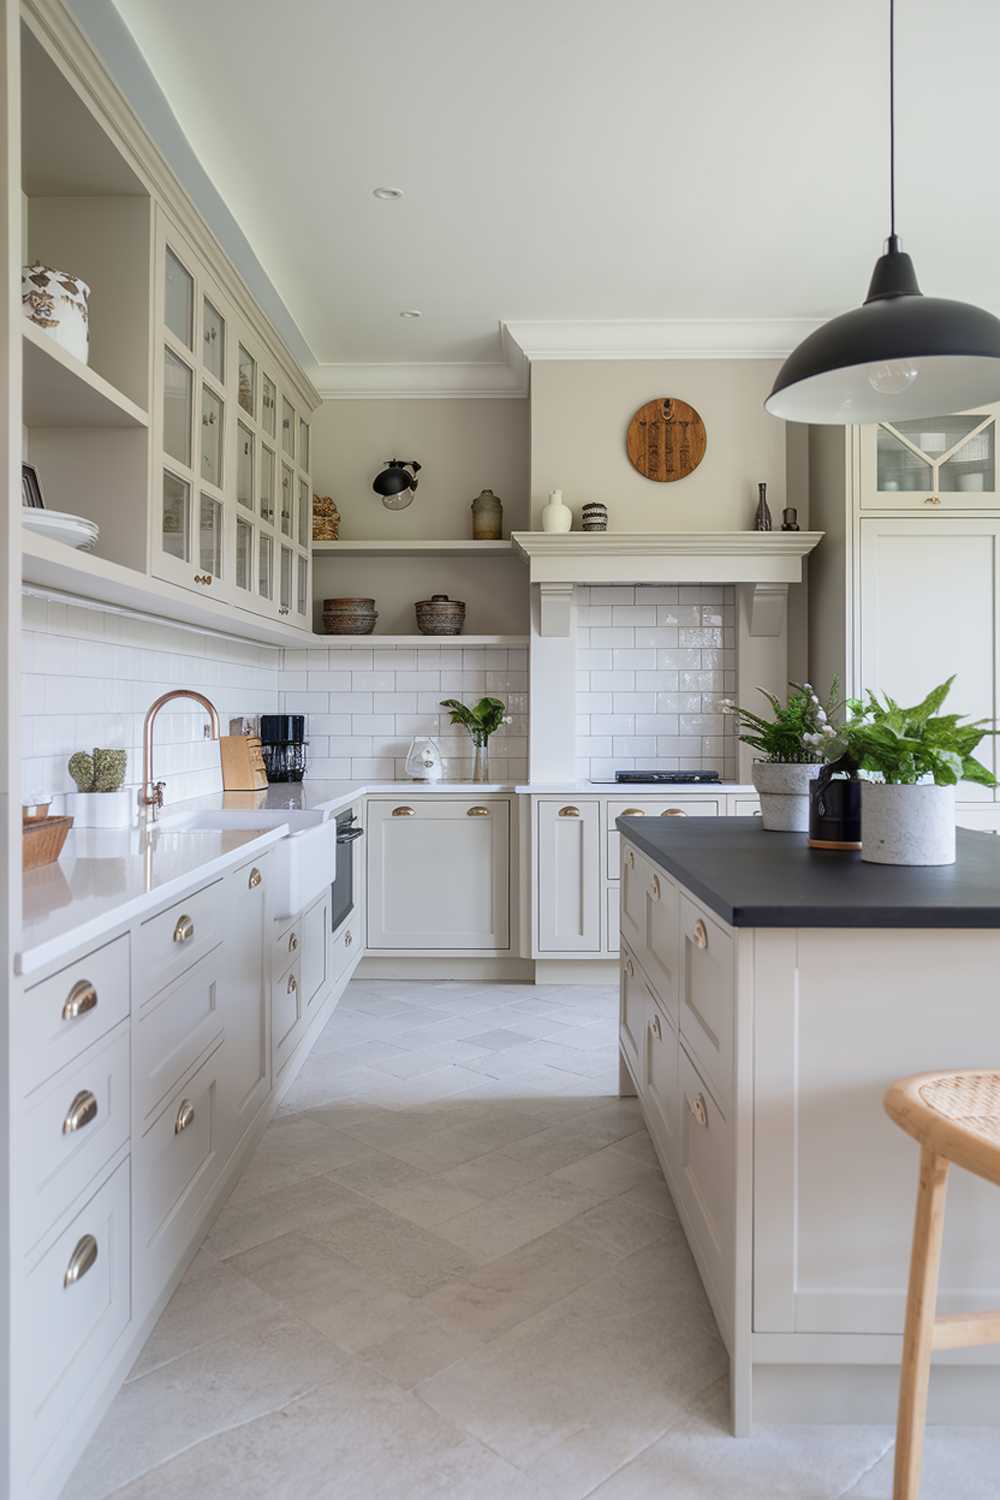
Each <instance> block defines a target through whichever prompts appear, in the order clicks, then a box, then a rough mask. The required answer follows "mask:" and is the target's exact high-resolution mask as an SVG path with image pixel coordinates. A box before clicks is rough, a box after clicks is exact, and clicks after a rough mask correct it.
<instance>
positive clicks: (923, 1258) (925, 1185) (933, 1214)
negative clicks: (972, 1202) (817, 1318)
mask: <svg viewBox="0 0 1000 1500" xmlns="http://www.w3.org/2000/svg"><path fill="white" fill-rule="evenodd" d="M947 1187H948V1162H947V1161H946V1160H945V1158H944V1157H943V1156H936V1155H935V1154H934V1152H933V1151H928V1150H927V1148H926V1147H924V1148H923V1149H922V1150H921V1153H920V1186H919V1188H918V1189H917V1211H916V1216H915V1219H914V1223H913V1249H912V1252H911V1255H910V1283H909V1288H908V1290H907V1294H906V1329H905V1332H904V1335H903V1363H902V1368H901V1370H900V1380H899V1415H898V1417H897V1421H896V1467H895V1476H894V1480H893V1490H892V1495H893V1500H918V1496H919V1493H920V1471H921V1468H922V1466H923V1456H924V1424H925V1422H926V1418H927V1387H928V1384H929V1382H930V1373H931V1349H932V1348H933V1342H934V1312H935V1307H936V1304H937V1288H938V1272H939V1270H940V1267H941V1235H942V1232H943V1230H944V1200H945V1192H946V1190H947Z"/></svg>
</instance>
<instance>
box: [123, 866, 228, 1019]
mask: <svg viewBox="0 0 1000 1500" xmlns="http://www.w3.org/2000/svg"><path fill="white" fill-rule="evenodd" d="M225 931H226V923H225V905H224V900H223V883H222V881H221V880H217V881H215V882H214V884H212V885H207V886H205V887H204V888H203V889H202V890H200V891H195V892H194V894H193V895H191V896H185V897H184V900H183V901H178V903H177V905H176V906H171V907H170V908H169V910H168V911H161V912H160V914H159V916H156V917H150V919H149V921H148V922H144V923H143V924H142V927H141V928H140V931H139V939H138V944H137V950H138V951H137V953H136V970H137V973H136V990H137V999H138V1000H140V1001H142V1000H144V999H146V997H147V996H149V995H155V994H156V993H157V991H158V990H161V989H162V988H163V987H164V985H167V984H170V982H171V981H172V980H174V979H176V978H177V977H178V975H180V974H183V973H184V972H185V971H186V970H187V969H190V967H191V965H192V964H196V963H197V962H198V960H199V959H200V958H204V956H205V954H206V953H209V952H211V950H212V949H213V948H215V947H216V946H217V945H218V944H219V943H220V942H221V941H222V939H223V937H224V936H225Z"/></svg>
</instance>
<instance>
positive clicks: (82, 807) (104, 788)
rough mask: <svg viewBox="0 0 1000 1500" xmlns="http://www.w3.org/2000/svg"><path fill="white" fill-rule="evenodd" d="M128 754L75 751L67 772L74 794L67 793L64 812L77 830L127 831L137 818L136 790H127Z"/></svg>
mask: <svg viewBox="0 0 1000 1500" xmlns="http://www.w3.org/2000/svg"><path fill="white" fill-rule="evenodd" d="M127 765H128V751H127V750H111V749H103V750H102V749H100V748H98V749H96V750H94V751H93V753H91V752H89V751H87V750H77V751H76V753H75V754H74V755H71V756H70V759H69V765H68V768H67V769H68V770H69V774H70V775H71V776H72V778H73V780H74V781H75V782H76V787H77V789H76V791H75V792H67V793H66V811H67V812H68V813H70V814H72V816H73V818H74V819H75V820H76V826H77V827H78V828H128V827H129V825H130V824H131V823H133V822H135V821H136V818H137V816H138V813H137V806H138V804H137V803H136V797H135V790H134V789H131V790H130V789H127V788H126V787H125V785H124V783H125V771H126V767H127Z"/></svg>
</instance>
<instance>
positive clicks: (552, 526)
mask: <svg viewBox="0 0 1000 1500" xmlns="http://www.w3.org/2000/svg"><path fill="white" fill-rule="evenodd" d="M572 526H573V512H572V511H571V510H570V508H569V506H568V505H566V504H565V502H564V501H563V497H562V490H553V491H552V493H551V494H550V495H549V503H548V505H546V506H545V508H544V509H543V511H542V530H543V531H570V530H571V529H572Z"/></svg>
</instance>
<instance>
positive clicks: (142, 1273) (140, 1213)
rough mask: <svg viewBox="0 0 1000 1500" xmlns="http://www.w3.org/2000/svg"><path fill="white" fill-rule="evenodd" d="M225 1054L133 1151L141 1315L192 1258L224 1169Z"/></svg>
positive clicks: (192, 1081) (218, 1053) (186, 1087)
mask: <svg viewBox="0 0 1000 1500" xmlns="http://www.w3.org/2000/svg"><path fill="white" fill-rule="evenodd" d="M221 1059H222V1048H221V1047H217V1048H216V1050H215V1051H214V1052H213V1053H212V1055H211V1057H208V1058H206V1059H205V1061H204V1062H203V1063H202V1065H201V1067H200V1068H199V1069H198V1070H197V1072H195V1073H194V1074H193V1075H192V1077H191V1078H189V1079H187V1080H186V1082H184V1083H183V1084H182V1085H181V1087H180V1088H178V1089H175V1091H174V1093H173V1094H172V1095H171V1097H170V1099H169V1101H168V1102H167V1103H166V1104H165V1105H164V1107H163V1109H162V1110H161V1111H160V1113H159V1114H158V1115H157V1117H156V1118H155V1120H153V1122H152V1124H151V1125H150V1126H149V1127H148V1129H147V1130H146V1132H145V1134H144V1135H143V1137H142V1139H141V1141H140V1142H139V1144H138V1146H137V1148H136V1153H135V1154H136V1221H135V1222H136V1235H135V1239H136V1255H135V1264H136V1280H137V1299H138V1305H139V1309H140V1311H145V1309H146V1308H147V1307H148V1306H149V1305H150V1303H151V1302H152V1301H153V1300H154V1299H155V1297H156V1296H157V1295H158V1293H159V1292H160V1291H161V1290H162V1287H163V1285H164V1284H165V1282H166V1280H167V1278H168V1276H169V1275H170V1274H171V1272H172V1271H173V1269H174V1267H175V1266H176V1265H177V1263H178V1261H179V1260H180V1258H181V1256H183V1254H184V1252H185V1251H186V1250H187V1248H188V1246H189V1244H190V1242H191V1237H192V1235H193V1233H194V1230H195V1226H196V1224H197V1220H198V1214H199V1212H200V1210H201V1207H202V1205H203V1204H204V1202H205V1200H206V1198H207V1197H208V1195H209V1193H210V1192H211V1191H212V1188H213V1187H214V1185H215V1183H216V1181H217V1179H218V1176H219V1173H220V1171H221V1169H222V1166H223V1160H224V1158H223V1156H222V1153H221V1151H220V1130H219V1119H218V1080H219V1066H220V1062H221Z"/></svg>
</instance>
